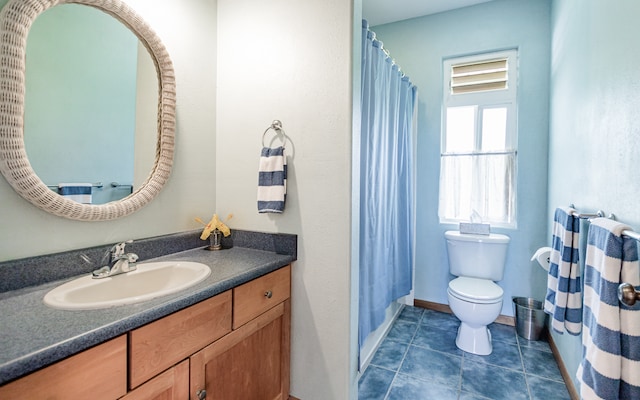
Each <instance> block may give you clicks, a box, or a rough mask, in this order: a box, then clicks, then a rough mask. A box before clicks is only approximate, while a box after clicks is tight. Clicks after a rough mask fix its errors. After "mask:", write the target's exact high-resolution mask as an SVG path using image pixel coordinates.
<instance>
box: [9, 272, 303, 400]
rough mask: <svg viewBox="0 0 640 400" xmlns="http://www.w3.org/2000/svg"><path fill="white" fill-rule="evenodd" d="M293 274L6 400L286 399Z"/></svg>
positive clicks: (61, 370)
mask: <svg viewBox="0 0 640 400" xmlns="http://www.w3.org/2000/svg"><path fill="white" fill-rule="evenodd" d="M290 275H291V266H290V265H288V266H286V267H283V268H281V269H279V270H276V271H273V272H271V273H269V274H267V275H264V276H262V277H259V278H256V279H254V280H252V281H249V282H247V283H245V284H243V285H241V286H238V287H237V288H234V289H232V290H228V291H226V292H224V293H221V294H218V295H216V296H214V297H212V298H210V299H207V300H203V301H201V302H199V303H197V304H195V305H192V306H190V307H187V308H185V309H184V310H181V311H178V312H176V313H174V314H171V315H169V316H166V317H163V318H161V319H159V320H157V321H154V322H151V323H149V324H147V325H145V326H142V327H140V328H137V329H134V330H132V331H131V332H129V333H128V334H126V335H122V336H120V337H118V338H115V339H112V340H110V341H108V342H105V343H103V344H100V345H98V346H96V347H94V348H91V349H89V350H86V351H83V352H81V353H79V354H76V355H74V356H71V357H69V358H68V359H65V360H62V361H59V362H57V363H55V364H53V365H51V366H49V367H46V368H43V369H42V370H40V371H37V372H34V373H32V374H30V375H27V376H25V377H24V378H20V379H18V380H16V381H14V382H10V383H8V384H6V385H4V386H2V387H0V399H12V400H22V399H25V400H26V399H92V400H103V399H104V400H114V399H121V400H188V399H192V400H201V399H205V398H206V399H208V400H211V399H224V400H234V399H236V400H247V399H251V400H262V399H264V400H277V399H282V400H286V399H288V396H289V358H290V345H289V341H290V321H291V306H290V296H291V277H290ZM127 381H128V384H127ZM127 389H128V390H129V391H128V392H127ZM203 390H206V394H205V392H204V391H203ZM123 396H124V397H123Z"/></svg>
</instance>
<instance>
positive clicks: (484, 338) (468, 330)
mask: <svg viewBox="0 0 640 400" xmlns="http://www.w3.org/2000/svg"><path fill="white" fill-rule="evenodd" d="M456 346H458V348H459V349H460V350H462V351H466V352H467V353H471V354H477V355H479V356H488V355H489V354H491V352H492V351H493V346H492V345H491V332H490V331H489V328H487V327H486V326H481V327H479V328H473V327H471V326H470V325H468V324H466V323H464V322H461V323H460V326H459V327H458V335H457V336H456Z"/></svg>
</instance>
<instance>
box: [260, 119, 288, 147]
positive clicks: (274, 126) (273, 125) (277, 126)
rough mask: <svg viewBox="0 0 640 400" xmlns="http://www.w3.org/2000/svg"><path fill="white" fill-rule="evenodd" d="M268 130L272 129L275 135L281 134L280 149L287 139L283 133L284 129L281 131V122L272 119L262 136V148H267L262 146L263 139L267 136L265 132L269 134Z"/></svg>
mask: <svg viewBox="0 0 640 400" xmlns="http://www.w3.org/2000/svg"><path fill="white" fill-rule="evenodd" d="M270 129H273V130H274V131H276V134H278V133H282V147H284V145H285V144H286V141H287V139H288V137H287V134H286V133H285V132H284V129H282V122H280V121H279V120H277V119H274V120H273V122H272V123H271V125H270V126H269V127H268V128H267V129H266V130H265V131H264V133H263V134H262V147H267V146H266V145H265V144H264V138H265V136H267V132H269V130H270Z"/></svg>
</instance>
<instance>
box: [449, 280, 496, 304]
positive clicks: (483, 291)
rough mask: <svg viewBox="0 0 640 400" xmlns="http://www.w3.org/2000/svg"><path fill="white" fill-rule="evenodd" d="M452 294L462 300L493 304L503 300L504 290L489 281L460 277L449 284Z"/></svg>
mask: <svg viewBox="0 0 640 400" xmlns="http://www.w3.org/2000/svg"><path fill="white" fill-rule="evenodd" d="M449 290H450V291H451V294H452V295H454V296H456V297H458V298H459V299H461V300H468V301H471V302H476V303H491V302H495V301H498V300H501V299H502V295H503V293H504V292H503V290H502V288H501V287H500V286H498V285H496V284H495V283H493V282H492V281H490V280H488V279H478V278H467V277H460V278H456V279H454V280H452V281H451V282H449Z"/></svg>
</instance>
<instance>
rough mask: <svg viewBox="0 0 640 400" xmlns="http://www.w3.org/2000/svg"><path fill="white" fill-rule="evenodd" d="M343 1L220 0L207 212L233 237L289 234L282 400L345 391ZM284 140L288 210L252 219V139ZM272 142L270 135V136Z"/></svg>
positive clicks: (347, 155) (347, 150)
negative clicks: (287, 388)
mask: <svg viewBox="0 0 640 400" xmlns="http://www.w3.org/2000/svg"><path fill="white" fill-rule="evenodd" d="M351 8H352V5H351V1H348V0H329V1H321V2H320V1H300V0H280V1H268V2H265V1H262V0H218V57H219V58H218V92H217V98H218V108H217V110H218V112H217V115H218V117H217V118H218V124H217V129H216V131H217V146H218V152H217V155H216V162H217V175H216V193H217V194H216V202H217V206H218V211H219V212H220V213H221V214H223V215H226V214H227V213H234V218H233V222H232V225H233V226H234V227H236V228H242V229H252V230H259V231H269V232H287V233H295V234H298V235H299V237H298V241H299V242H298V261H297V262H296V263H295V265H294V268H293V300H292V306H293V318H292V324H293V325H292V359H291V361H292V364H291V367H292V370H291V394H292V395H294V396H296V397H299V398H301V399H304V400H313V399H322V400H326V399H347V398H349V386H350V384H351V383H350V382H349V381H350V380H352V378H350V376H351V375H352V374H350V372H349V368H350V363H351V360H350V358H351V357H350V352H351V350H350V348H349V335H350V328H349V326H350V312H349V304H350V279H349V276H350V219H351V213H350V209H351V200H350V191H351V179H350V171H351V51H352V47H351V39H350V38H351V37H352V32H351V18H352V17H351V13H352V10H351ZM274 119H279V120H281V121H282V123H283V127H284V130H285V131H286V133H287V135H288V136H289V137H290V138H291V143H287V146H286V151H288V152H289V181H288V196H287V204H286V211H285V213H284V214H282V215H274V214H271V215H265V214H258V213H257V208H256V185H257V178H258V176H257V174H258V173H257V168H258V158H259V154H260V149H261V138H262V134H263V132H264V130H265V129H266V128H267V127H268V126H269V124H270V123H271V121H272V120H274ZM270 134H271V135H272V132H271V133H270Z"/></svg>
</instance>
